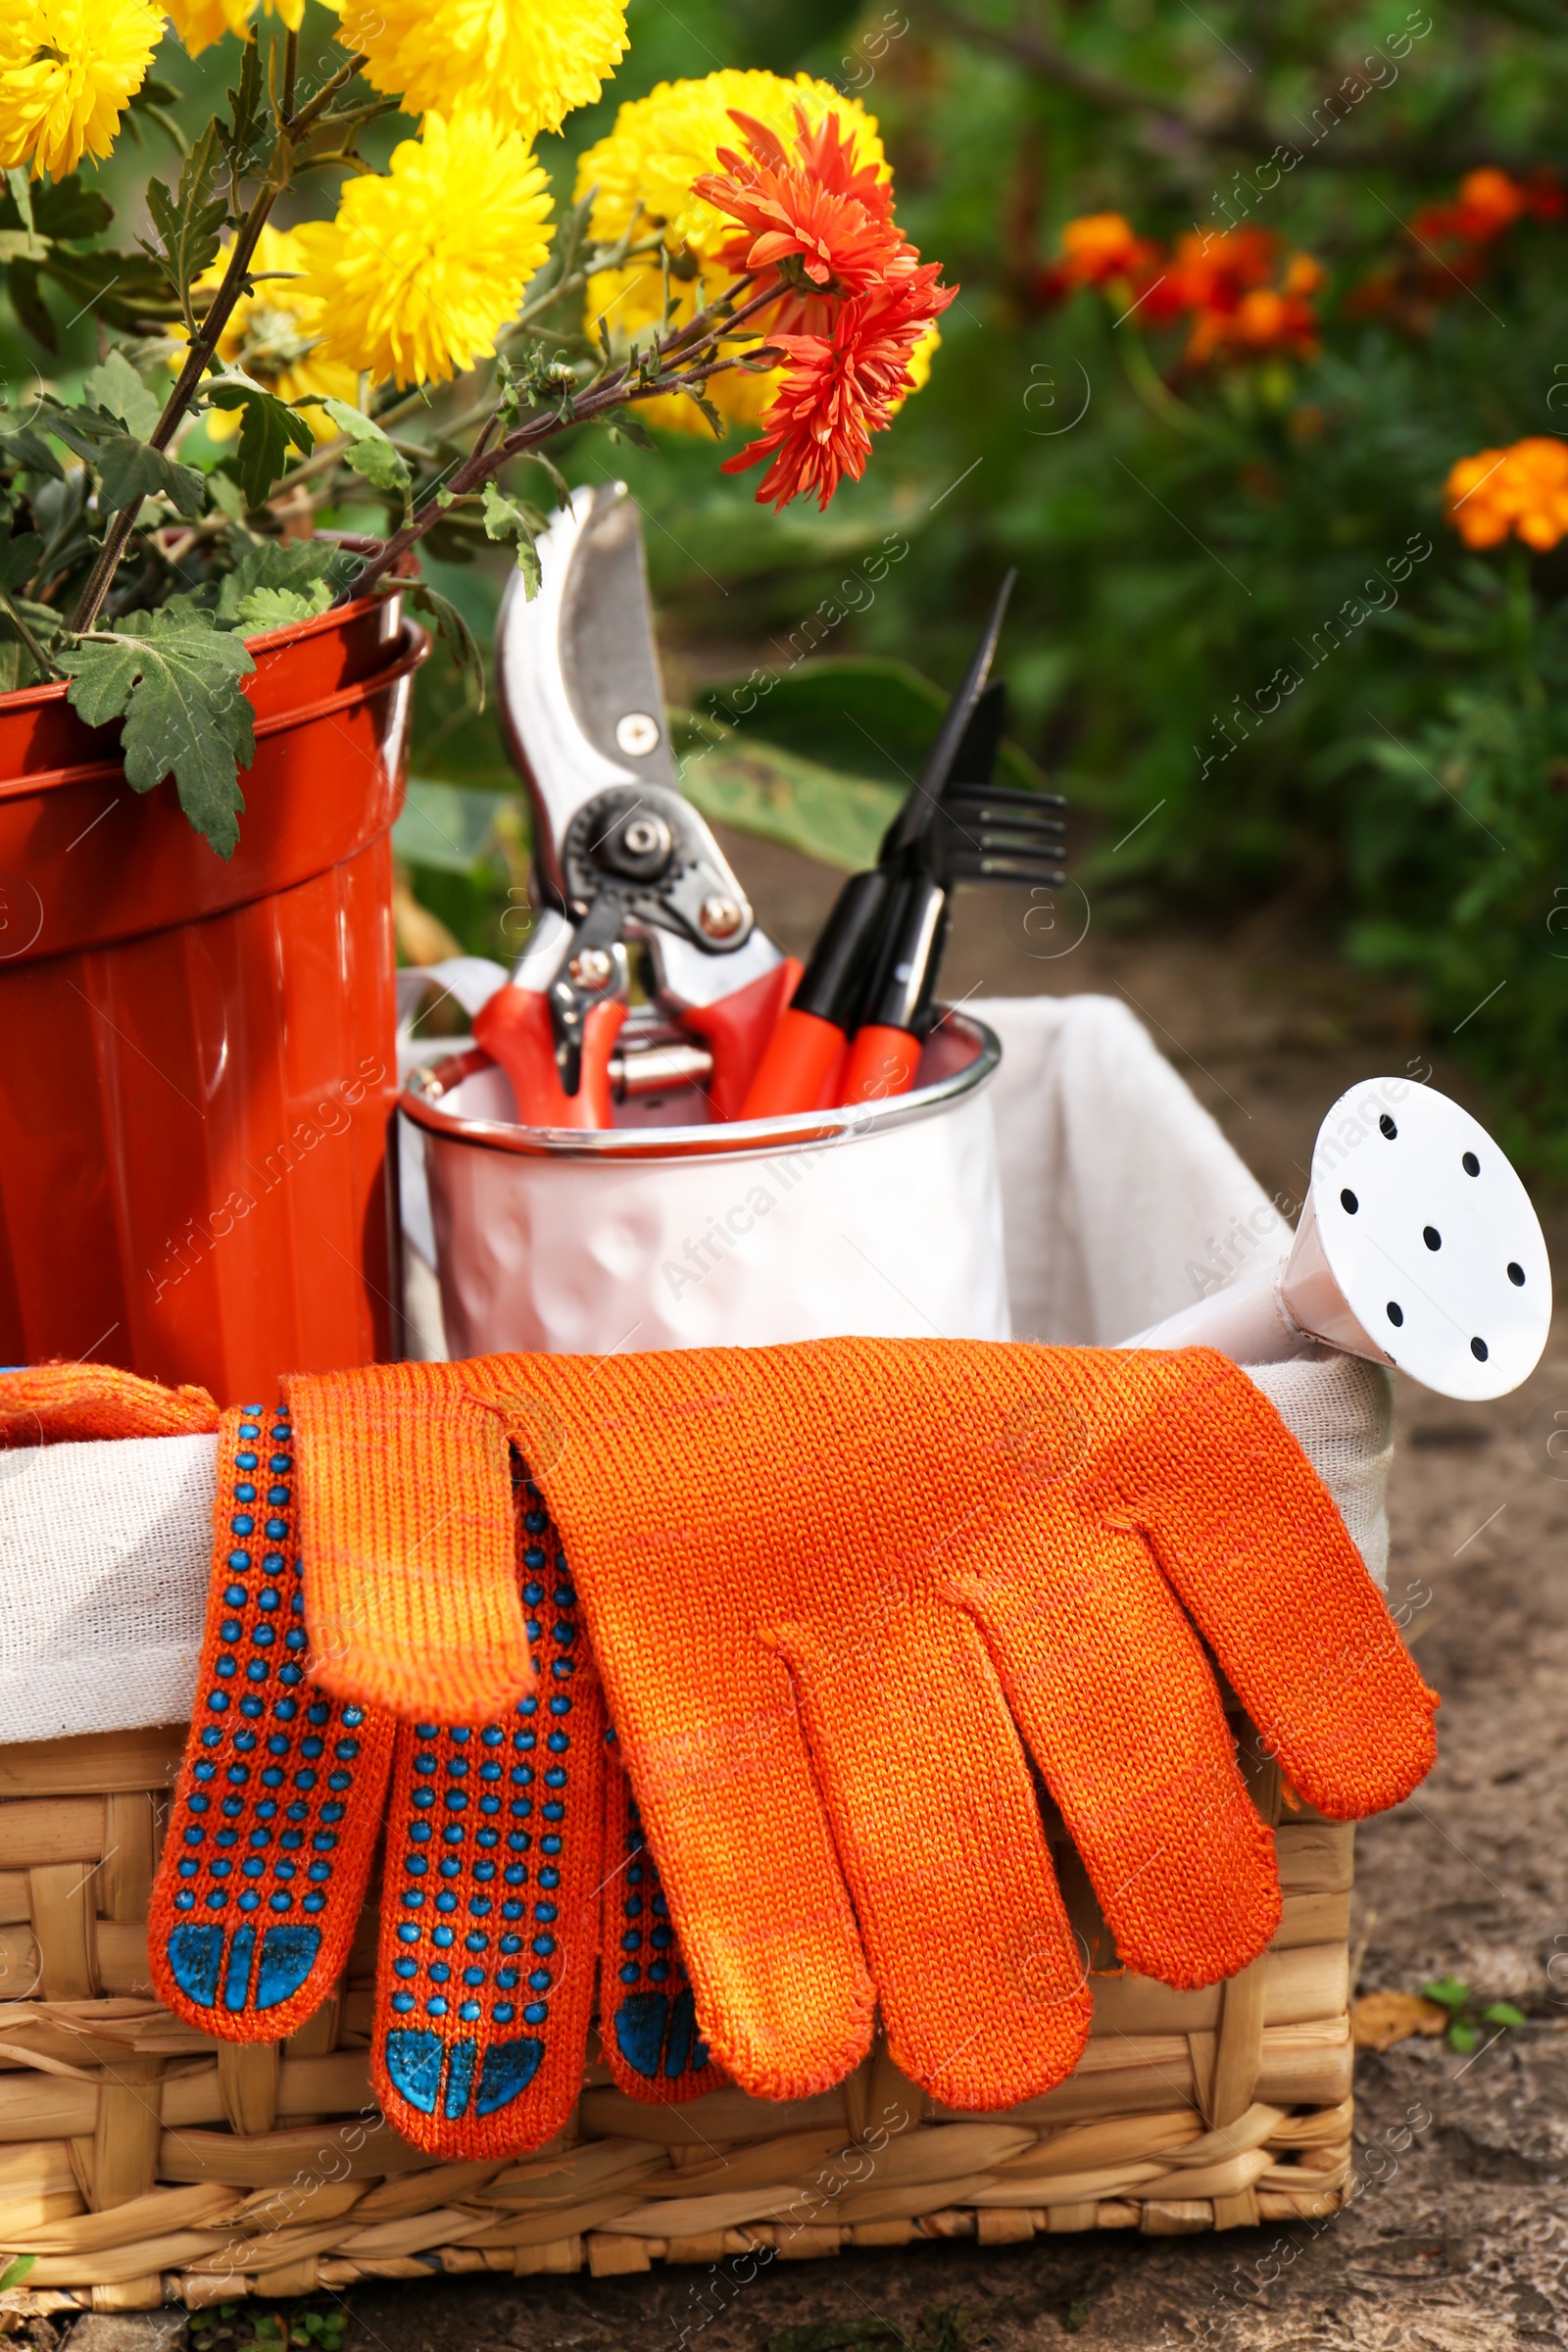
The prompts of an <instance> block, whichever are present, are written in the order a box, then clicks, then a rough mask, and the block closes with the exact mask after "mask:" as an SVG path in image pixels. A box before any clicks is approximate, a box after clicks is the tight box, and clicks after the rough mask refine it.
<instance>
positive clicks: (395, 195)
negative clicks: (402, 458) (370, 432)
mask: <svg viewBox="0 0 1568 2352" xmlns="http://www.w3.org/2000/svg"><path fill="white" fill-rule="evenodd" d="M549 221H550V189H549V183H548V181H547V180H546V178H545V174H544V172H543V170H542V169H541V167H540V166H539V165H538V164H536V163H535V162H534V159H533V155H532V152H531V151H530V149H529V147H528V145H527V142H526V141H525V140H524V139H522V138H520V137H519V136H518V134H517V133H516V132H515V131H512V130H505V129H503V128H502V127H501V125H500V124H499V123H497V122H496V121H495V119H494V117H493V116H491V115H488V114H484V113H479V112H474V113H471V114H463V115H456V116H454V117H453V119H452V121H451V122H450V123H448V122H447V121H446V119H445V118H444V117H443V116H441V115H437V114H428V115H426V116H425V118H424V122H423V124H422V125H421V128H420V132H419V136H418V138H417V139H405V140H404V141H403V142H402V144H401V145H400V146H397V147H394V148H393V150H392V162H391V167H390V169H389V170H388V172H386V174H385V176H384V177H379V178H378V177H376V176H375V175H374V174H372V173H366V174H365V176H364V177H363V178H360V179H351V180H350V181H349V183H348V185H347V187H346V188H345V189H344V191H343V195H342V200H341V202H340V203H339V205H338V213H337V219H336V220H335V221H332V222H331V224H330V225H328V224H327V223H326V222H325V221H310V222H308V223H307V224H306V226H305V227H303V228H297V229H295V231H294V242H295V247H296V250H297V251H298V252H299V254H300V256H301V259H302V262H303V264H304V268H305V276H304V277H303V278H302V280H301V281H300V287H299V291H300V293H301V294H302V295H303V296H305V297H306V298H307V299H308V300H311V301H314V302H318V303H319V304H320V306H321V308H320V311H319V317H320V319H321V321H322V326H323V330H324V331H323V334H322V340H321V344H320V347H319V348H320V356H321V358H322V359H323V360H336V361H341V362H342V363H343V364H344V366H346V367H349V368H368V369H369V371H370V373H371V375H372V376H374V377H375V379H376V381H377V382H380V381H382V380H383V379H385V378H386V377H388V376H391V377H393V378H395V380H396V381H397V382H398V383H400V384H410V383H414V384H423V383H431V382H442V381H444V380H445V379H446V378H447V377H448V376H451V375H455V374H459V373H461V372H462V370H463V369H464V368H471V367H472V366H473V364H474V362H475V361H476V360H488V359H491V358H493V357H494V354H495V348H496V346H495V337H496V332H497V329H498V328H500V327H502V326H504V325H505V324H506V322H507V320H508V319H511V318H512V317H513V315H514V314H515V311H516V309H517V306H518V304H519V302H520V301H521V299H522V291H523V288H524V286H526V284H527V282H528V280H529V278H531V277H532V275H533V273H534V271H535V270H537V269H538V268H539V265H540V263H541V262H542V261H543V260H544V258H545V254H546V251H547V250H548V247H549V244H550V240H551V238H552V237H553V236H554V235H555V230H554V229H553V228H552V227H551V226H550V225H549Z"/></svg>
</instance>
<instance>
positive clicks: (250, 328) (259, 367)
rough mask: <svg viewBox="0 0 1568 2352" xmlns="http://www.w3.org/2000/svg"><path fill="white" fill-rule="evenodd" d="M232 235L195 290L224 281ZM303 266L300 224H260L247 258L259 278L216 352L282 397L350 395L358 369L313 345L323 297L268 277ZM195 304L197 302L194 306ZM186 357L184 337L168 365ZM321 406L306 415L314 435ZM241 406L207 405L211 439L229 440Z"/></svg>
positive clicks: (296, 281)
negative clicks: (294, 226)
mask: <svg viewBox="0 0 1568 2352" xmlns="http://www.w3.org/2000/svg"><path fill="white" fill-rule="evenodd" d="M232 242H233V241H232V239H230V241H229V243H228V244H226V245H225V246H224V247H223V250H222V252H221V254H220V255H219V257H218V259H217V260H216V261H215V262H214V263H213V265H212V267H211V269H209V270H205V271H204V272H203V274H202V275H201V276H200V277H199V278H198V279H197V280H196V287H195V290H196V292H197V293H198V294H210V293H213V292H215V291H216V290H217V288H218V287H219V286H220V285H221V283H222V277H223V271H224V270H225V269H226V268H227V267H228V257H229V253H230V251H231V249H232ZM305 266H306V260H305V253H304V249H303V248H302V246H301V244H300V234H299V231H298V230H294V229H287V228H270V227H269V228H264V229H263V231H262V233H261V235H260V237H259V238H258V239H257V242H256V254H255V258H254V260H253V261H252V263H251V269H252V272H253V274H257V275H261V276H262V279H263V282H262V283H261V284H260V285H259V286H258V287H257V289H256V291H255V293H254V294H242V295H241V296H240V298H239V300H238V302H236V303H235V305H234V308H233V310H232V311H231V312H230V313H229V319H228V324H227V325H226V326H225V327H224V329H223V331H222V333H221V336H220V337H219V340H218V356H219V358H220V359H221V360H222V361H223V362H224V363H225V364H226V365H227V366H228V367H230V368H243V369H244V370H245V373H246V374H247V375H248V376H251V377H253V378H254V380H255V381H256V382H257V383H259V384H266V385H267V387H268V389H269V390H270V391H272V392H275V393H276V394H277V396H278V398H279V399H280V400H299V399H300V398H301V397H302V396H303V395H304V394H305V393H307V392H319V393H321V394H323V395H324V396H325V397H327V398H329V399H332V400H349V401H352V400H353V399H354V397H355V395H356V393H357V392H358V390H359V376H358V374H357V372H356V370H355V369H354V368H350V367H347V366H345V364H344V363H343V362H342V361H341V360H328V359H324V358H323V357H322V356H321V353H320V351H319V348H318V346H319V341H320V334H321V324H320V321H321V304H320V301H319V298H318V297H317V296H316V295H313V294H307V293H305V292H303V291H302V288H301V282H300V278H299V276H298V275H294V276H277V277H274V276H270V275H267V274H265V273H267V272H270V271H272V270H292V271H295V272H300V271H303V270H304V269H305ZM197 307H198V310H199V309H200V305H198V306H197ZM183 358H184V341H183V337H181V341H180V349H179V350H178V351H177V352H176V353H175V355H174V358H173V360H172V366H174V367H178V366H179V365H180V363H181V361H182V360H183ZM317 417H319V411H314V410H313V411H312V412H311V414H310V415H309V416H308V417H307V418H306V422H307V423H308V424H311V425H312V426H313V428H314V429H315V430H316V431H317V432H318V434H319V432H320V430H321V429H322V428H321V426H320V425H319V423H317V421H316V419H317ZM240 422H241V412H240V411H239V410H238V409H209V410H208V412H207V430H208V432H209V433H210V434H211V435H212V437H213V439H214V440H215V441H226V440H228V439H229V438H230V436H231V435H232V434H234V433H237V432H238V431H239V428H240Z"/></svg>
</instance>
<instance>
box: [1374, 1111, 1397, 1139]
mask: <svg viewBox="0 0 1568 2352" xmlns="http://www.w3.org/2000/svg"><path fill="white" fill-rule="evenodd" d="M1378 1125H1379V1126H1380V1127H1381V1128H1382V1130H1383V1132H1384V1134H1385V1135H1386V1136H1387V1137H1388V1139H1389V1141H1390V1143H1391V1144H1392V1143H1393V1141H1394V1139H1395V1137H1396V1136H1397V1134H1398V1132H1399V1130H1398V1129H1397V1127H1396V1125H1395V1124H1394V1121H1393V1120H1392V1119H1391V1118H1390V1116H1389V1114H1388V1112H1387V1111H1385V1112H1384V1113H1383V1116H1382V1118H1381V1119H1379V1121H1378Z"/></svg>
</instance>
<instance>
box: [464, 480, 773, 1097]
mask: <svg viewBox="0 0 1568 2352" xmlns="http://www.w3.org/2000/svg"><path fill="white" fill-rule="evenodd" d="M538 554H539V565H540V580H539V587H538V591H537V593H536V594H535V595H534V597H533V598H532V599H529V598H528V597H527V595H526V593H525V591H524V587H523V582H522V580H521V578H520V576H515V577H514V579H513V580H512V582H511V585H510V586H509V588H508V590H507V594H506V597H505V599H504V601H503V603H502V607H501V616H500V619H499V622H498V624H497V629H496V676H497V684H498V690H499V696H500V704H501V717H502V725H503V727H504V729H505V732H506V737H507V742H508V746H509V749H510V751H511V754H512V758H513V760H514V762H515V766H516V768H517V770H518V772H519V774H520V775H521V777H522V779H523V782H524V784H525V785H526V786H527V790H528V796H529V799H530V801H531V803H532V807H533V815H534V851H533V871H532V876H531V889H532V895H533V901H534V907H535V911H536V916H537V920H536V924H535V928H534V931H533V935H532V937H531V939H530V940H529V943H528V946H527V949H526V950H525V952H524V954H523V955H522V956H521V957H520V958H519V960H518V962H517V964H516V966H515V969H514V971H513V974H512V978H511V981H510V983H509V984H508V986H507V987H505V988H503V989H501V990H499V991H498V992H497V994H496V995H495V996H494V997H492V998H491V999H490V1002H489V1003H488V1004H487V1005H485V1006H484V1008H483V1010H482V1011H481V1012H480V1014H479V1015H478V1016H477V1018H476V1019H475V1022H474V1035H475V1037H476V1039H477V1040H478V1042H479V1043H480V1044H481V1045H482V1046H483V1047H484V1048H485V1050H486V1051H487V1052H488V1053H489V1054H492V1055H493V1056H494V1058H495V1059H496V1060H497V1061H498V1062H500V1064H501V1066H502V1067H503V1068H504V1069H505V1070H506V1072H507V1074H508V1076H509V1078H510V1079H511V1080H512V1085H513V1091H514V1093H515V1097H516V1103H517V1116H518V1118H519V1119H520V1120H522V1121H523V1122H524V1123H525V1124H528V1125H530V1126H546V1127H605V1126H608V1125H609V1124H610V1115H611V1112H610V1100H611V1056H612V1054H613V1049H614V1046H615V1042H616V1039H617V1037H618V1035H619V1032H620V1029H621V1026H622V1024H623V1023H624V1021H625V1019H626V1014H627V998H628V991H629V983H630V964H629V959H628V955H627V945H628V942H641V943H643V944H645V945H646V947H647V949H648V951H649V956H650V961H651V964H652V981H653V989H654V994H655V996H656V998H657V1001H658V1003H659V1005H660V1006H661V1008H662V1010H663V1011H664V1012H665V1013H666V1014H669V1015H670V1016H672V1017H673V1018H674V1019H675V1020H677V1021H678V1022H679V1023H680V1025H681V1026H682V1027H684V1028H685V1029H687V1030H690V1031H692V1032H693V1033H694V1034H695V1035H697V1036H700V1037H702V1038H704V1039H705V1040H706V1041H707V1043H708V1045H709V1047H710V1050H711V1055H712V1074H711V1083H710V1098H711V1104H712V1108H713V1111H714V1114H715V1116H717V1117H719V1118H727V1117H732V1116H733V1115H734V1114H735V1112H736V1111H737V1110H738V1109H739V1107H740V1103H741V1100H742V1098H743V1096H744V1094H745V1091H746V1087H747V1085H748V1083H749V1081H750V1078H751V1074H752V1071H753V1069H754V1068H755V1066H756V1063H757V1061H758V1060H759V1059H760V1054H761V1052H762V1049H763V1047H764V1046H765V1044H766V1042H767V1039H768V1037H769V1036H770V1035H771V1033H772V1028H773V1024H774V1022H775V1021H776V1019H777V1017H778V1014H779V1012H780V1011H781V1009H782V1007H783V1005H784V1004H785V1003H786V1002H787V1000H788V997H789V994H790V990H791V988H792V987H793V985H794V979H795V977H796V976H797V973H798V967H794V966H791V965H790V964H789V963H787V962H786V960H785V958H784V957H783V956H781V955H780V952H779V950H778V949H777V948H776V947H775V946H774V945H773V943H772V941H771V940H770V939H768V938H767V936H766V934H765V933H764V932H762V931H761V930H760V928H759V927H758V924H757V920H756V917H755V915H754V913H753V911H752V907H751V903H750V901H749V900H748V898H747V896H746V893H745V891H744V890H743V889H742V887H741V884H740V882H739V880H738V879H737V877H736V875H735V873H734V871H733V869H732V868H731V866H730V864H729V861H728V859H727V858H725V857H724V854H723V852H722V851H721V850H720V848H719V846H718V844H717V842H716V841H715V840H714V838H713V836H712V834H711V831H710V830H709V827H708V826H707V825H706V824H705V823H704V821H703V819H702V817H701V816H700V815H699V814H698V812H697V810H696V809H694V808H693V807H692V805H691V803H690V802H689V801H688V800H686V799H685V797H684V796H683V794H682V792H681V790H680V783H679V777H678V774H677V771H676V767H675V762H674V759H673V756H672V754H671V750H670V743H669V728H668V721H667V718H666V716H665V710H664V693H663V683H662V677H661V674H660V665H659V654H658V648H657V646H656V643H655V639H654V630H653V616H652V612H651V609H650V605H649V597H648V580H647V572H646V568H645V564H644V560H643V547H642V534H641V528H640V521H639V516H638V512H637V508H636V505H635V503H634V502H633V500H632V499H631V497H630V496H629V494H628V492H627V489H626V485H625V483H624V482H605V483H601V484H598V485H596V486H592V487H588V488H584V489H580V490H577V491H575V492H573V494H572V496H571V499H570V501H569V503H568V504H567V505H566V506H564V507H563V508H562V510H561V512H560V513H559V514H558V515H556V517H555V519H554V521H553V522H552V523H551V525H550V528H549V529H548V530H547V531H545V532H544V533H542V534H541V536H540V539H539V542H538Z"/></svg>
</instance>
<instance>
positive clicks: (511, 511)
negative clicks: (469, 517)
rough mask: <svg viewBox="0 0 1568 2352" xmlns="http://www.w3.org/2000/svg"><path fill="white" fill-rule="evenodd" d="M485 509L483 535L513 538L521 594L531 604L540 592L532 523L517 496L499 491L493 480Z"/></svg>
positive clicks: (487, 489)
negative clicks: (518, 502)
mask: <svg viewBox="0 0 1568 2352" xmlns="http://www.w3.org/2000/svg"><path fill="white" fill-rule="evenodd" d="M480 503H481V505H482V508H483V512H484V535H485V537H486V538H487V539H515V541H516V545H517V569H518V570H519V571H520V572H521V574H522V593H523V595H524V596H525V597H526V598H527V599H528V602H529V603H530V604H531V603H532V602H533V600H534V598H535V597H536V596H537V595H538V593H539V578H540V573H539V551H538V549H537V547H536V546H535V545H534V536H533V524H532V522H531V521H530V519H529V517H528V515H527V514H526V512H525V511H524V509H523V508H521V507H519V506H518V505H517V503H516V501H515V499H511V498H508V496H507V494H506V492H505V491H504V490H498V489H497V487H496V485H495V483H494V482H486V484H485V486H484V495H483V498H482V500H481V502H480Z"/></svg>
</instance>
